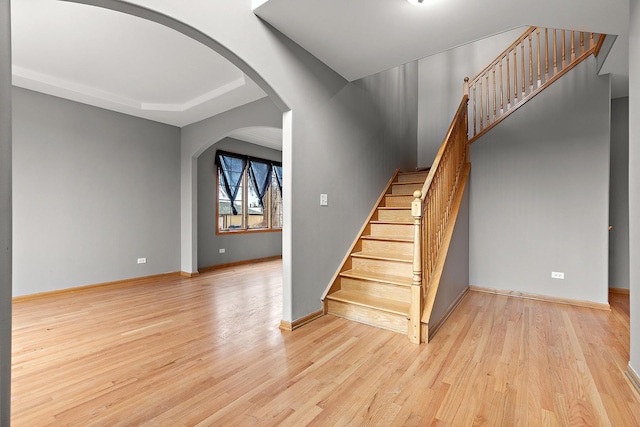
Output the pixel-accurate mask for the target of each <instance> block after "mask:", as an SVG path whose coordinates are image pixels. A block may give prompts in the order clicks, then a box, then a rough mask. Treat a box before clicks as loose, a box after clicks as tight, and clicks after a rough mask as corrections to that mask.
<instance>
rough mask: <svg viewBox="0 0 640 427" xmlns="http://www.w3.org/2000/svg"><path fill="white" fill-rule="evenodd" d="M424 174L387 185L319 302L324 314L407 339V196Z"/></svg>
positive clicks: (409, 235)
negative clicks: (377, 328)
mask: <svg viewBox="0 0 640 427" xmlns="http://www.w3.org/2000/svg"><path fill="white" fill-rule="evenodd" d="M428 173H429V171H428V170H424V171H419V172H398V171H396V173H395V174H394V176H393V178H392V179H391V180H390V181H389V183H388V184H387V187H386V188H385V190H384V191H383V192H382V194H381V195H380V198H379V199H378V201H377V203H376V205H375V207H374V208H373V210H372V211H371V213H370V214H369V217H368V218H367V220H366V222H365V224H364V225H363V227H362V229H361V230H360V233H359V234H358V237H357V239H356V240H355V241H354V242H353V244H352V245H351V248H350V249H349V252H348V253H347V255H346V257H345V258H344V260H343V262H342V263H341V266H340V268H339V269H338V271H337V272H336V274H335V275H334V277H333V278H332V280H331V282H330V284H329V286H328V288H327V291H326V292H325V295H324V296H323V306H324V311H325V312H326V313H328V314H333V315H335V316H339V317H344V318H346V319H350V320H354V321H357V322H360V323H364V324H367V325H371V326H376V327H379V328H383V329H387V330H391V331H395V332H399V333H402V334H407V333H408V330H409V322H408V318H409V306H410V302H411V280H412V277H413V270H412V269H413V232H414V230H413V217H412V216H411V202H412V201H413V192H414V191H416V190H420V189H422V186H423V185H424V182H425V180H426V178H427V175H428Z"/></svg>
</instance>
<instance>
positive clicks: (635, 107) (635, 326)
mask: <svg viewBox="0 0 640 427" xmlns="http://www.w3.org/2000/svg"><path fill="white" fill-rule="evenodd" d="M630 5H631V13H630V20H629V22H630V28H629V46H638V43H640V4H639V2H638V0H630ZM629 75H630V76H638V75H640V51H639V50H638V49H629ZM629 117H640V81H639V80H638V79H634V78H632V79H629ZM629 259H632V260H635V262H632V263H630V266H629V267H630V270H629V281H630V285H631V290H630V304H631V322H630V323H631V333H630V335H631V360H630V362H629V366H630V367H631V368H632V369H634V370H635V372H636V374H637V375H640V262H638V260H640V122H639V121H638V120H637V119H636V120H631V121H630V122H629Z"/></svg>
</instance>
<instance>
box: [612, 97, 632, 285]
mask: <svg viewBox="0 0 640 427" xmlns="http://www.w3.org/2000/svg"><path fill="white" fill-rule="evenodd" d="M609 193H610V194H609V224H611V225H612V226H613V230H611V231H610V232H609V286H610V287H612V288H626V289H628V288H629V98H628V97H625V98H618V99H613V100H611V178H610V182H609Z"/></svg>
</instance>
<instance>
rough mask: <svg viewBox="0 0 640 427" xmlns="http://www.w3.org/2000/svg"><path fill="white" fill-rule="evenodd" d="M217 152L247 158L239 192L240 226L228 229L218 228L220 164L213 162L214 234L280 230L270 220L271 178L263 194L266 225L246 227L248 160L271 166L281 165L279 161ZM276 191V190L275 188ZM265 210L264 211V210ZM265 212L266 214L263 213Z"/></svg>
mask: <svg viewBox="0 0 640 427" xmlns="http://www.w3.org/2000/svg"><path fill="white" fill-rule="evenodd" d="M218 153H220V154H221V155H224V154H228V155H231V156H234V157H245V158H246V160H247V164H246V166H245V168H244V170H243V172H242V182H241V186H242V192H241V193H240V194H241V195H242V226H241V228H239V229H233V230H231V229H229V230H224V229H222V230H221V229H220V173H221V168H220V166H219V165H218V164H217V163H216V164H214V166H215V173H216V217H215V221H216V234H219V235H229V234H251V233H278V232H282V227H273V222H272V216H273V212H272V194H271V192H272V191H274V188H273V179H272V180H271V183H270V185H269V189H268V190H267V193H266V194H265V196H264V199H265V202H266V203H265V207H264V210H263V216H264V217H266V223H267V227H262V228H248V216H249V197H248V196H249V185H250V181H251V178H250V177H249V162H250V161H251V160H252V159H253V160H255V161H260V162H263V163H268V164H270V165H271V166H272V167H273V166H275V165H277V166H281V163H280V162H278V161H274V160H268V159H262V158H258V157H252V156H247V155H243V154H238V153H231V152H228V151H223V150H218V152H216V156H217V155H218ZM272 173H275V172H272ZM276 191H278V190H277V189H276ZM280 198H281V199H282V195H280ZM265 211H266V212H265ZM265 213H266V215H265Z"/></svg>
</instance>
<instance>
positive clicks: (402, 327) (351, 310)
mask: <svg viewBox="0 0 640 427" xmlns="http://www.w3.org/2000/svg"><path fill="white" fill-rule="evenodd" d="M327 303H328V304H327V309H328V312H329V313H330V314H333V315H335V316H339V317H344V318H346V319H349V320H354V321H356V322H360V323H365V324H367V325H371V326H377V327H378V328H382V329H388V330H391V331H394V332H399V333H401V334H406V333H407V331H408V328H409V327H408V321H407V317H406V316H402V315H399V314H394V313H387V312H384V311H380V310H377V309H375V308H370V307H363V306H359V305H354V304H349V303H345V302H342V301H332V300H330V299H329V300H327Z"/></svg>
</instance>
